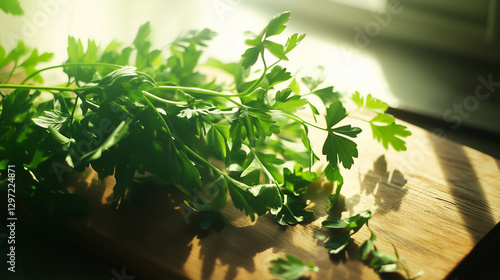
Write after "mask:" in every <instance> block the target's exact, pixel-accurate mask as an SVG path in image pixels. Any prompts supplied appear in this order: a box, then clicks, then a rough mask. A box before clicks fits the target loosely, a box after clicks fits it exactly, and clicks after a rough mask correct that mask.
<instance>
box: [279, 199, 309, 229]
mask: <svg viewBox="0 0 500 280" xmlns="http://www.w3.org/2000/svg"><path fill="white" fill-rule="evenodd" d="M305 207H307V203H305V202H303V201H302V200H300V199H297V198H296V197H294V196H293V195H287V194H284V195H283V207H282V208H281V210H280V211H279V212H278V213H273V214H276V220H277V221H278V223H279V224H280V225H295V224H298V223H300V222H302V221H304V220H305V219H307V218H309V217H311V216H312V215H313V214H314V211H312V210H306V209H304V208H305Z"/></svg>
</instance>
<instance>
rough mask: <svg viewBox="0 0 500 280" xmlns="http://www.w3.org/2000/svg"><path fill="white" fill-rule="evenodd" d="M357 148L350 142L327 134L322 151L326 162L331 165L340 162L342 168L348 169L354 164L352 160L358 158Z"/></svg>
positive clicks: (335, 135) (341, 137) (332, 134)
mask: <svg viewBox="0 0 500 280" xmlns="http://www.w3.org/2000/svg"><path fill="white" fill-rule="evenodd" d="M357 146H358V145H357V144H356V143H354V142H353V141H352V140H349V139H347V138H345V137H343V136H340V135H337V134H334V133H328V136H327V137H326V140H325V143H324V145H323V150H322V151H323V155H326V159H327V160H328V162H330V163H332V164H336V163H337V162H340V163H342V166H344V168H347V169H349V168H351V166H352V165H353V164H354V158H357V157H358V148H357Z"/></svg>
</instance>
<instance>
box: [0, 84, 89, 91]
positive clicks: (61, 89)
mask: <svg viewBox="0 0 500 280" xmlns="http://www.w3.org/2000/svg"><path fill="white" fill-rule="evenodd" d="M0 88H12V89H28V90H44V91H51V90H57V91H83V90H88V89H94V88H98V86H88V87H80V88H71V87H55V86H33V85H13V84H0Z"/></svg>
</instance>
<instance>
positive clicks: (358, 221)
mask: <svg viewBox="0 0 500 280" xmlns="http://www.w3.org/2000/svg"><path fill="white" fill-rule="evenodd" d="M377 208H378V207H377V206H374V207H372V208H370V209H367V210H365V211H363V212H361V213H359V214H357V215H355V216H352V217H348V218H344V219H337V218H330V219H327V220H325V221H323V223H322V225H323V227H326V228H344V229H350V230H352V231H353V233H356V232H357V231H358V230H359V229H360V228H361V227H362V226H363V225H364V224H366V223H367V222H368V220H370V218H371V217H372V214H373V212H374V211H375V210H376V209H377Z"/></svg>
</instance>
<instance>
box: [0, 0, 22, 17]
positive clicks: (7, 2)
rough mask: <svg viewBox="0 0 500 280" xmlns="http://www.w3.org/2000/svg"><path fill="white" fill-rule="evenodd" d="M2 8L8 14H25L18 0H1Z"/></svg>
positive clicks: (0, 5)
mask: <svg viewBox="0 0 500 280" xmlns="http://www.w3.org/2000/svg"><path fill="white" fill-rule="evenodd" d="M0 9H2V10H3V11H4V12H6V13H8V14H13V15H15V16H20V15H23V14H24V11H23V9H22V8H21V5H20V4H19V1H18V0H2V1H0Z"/></svg>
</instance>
